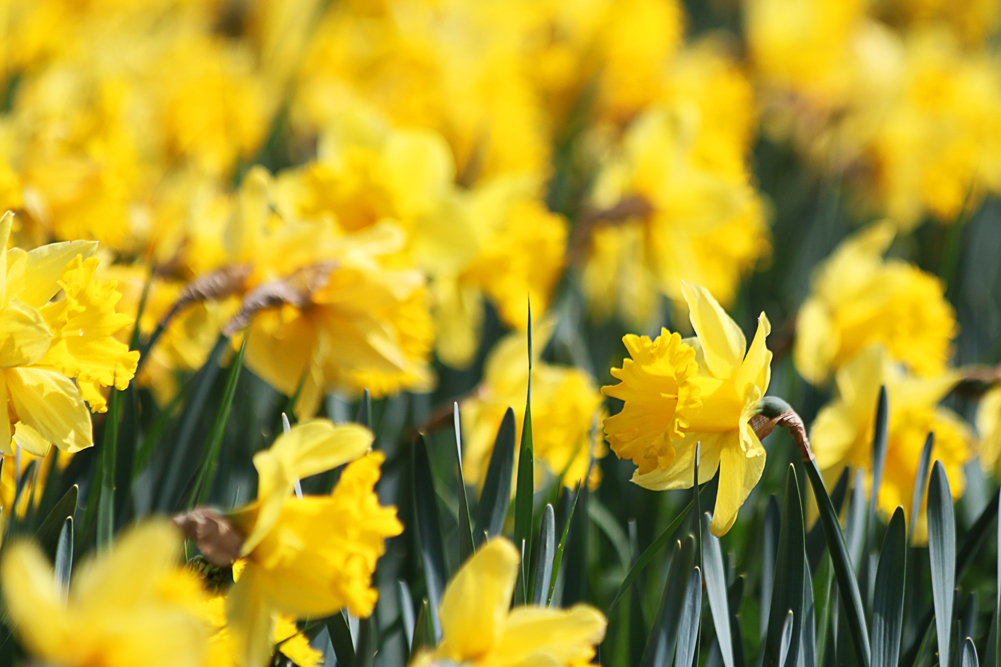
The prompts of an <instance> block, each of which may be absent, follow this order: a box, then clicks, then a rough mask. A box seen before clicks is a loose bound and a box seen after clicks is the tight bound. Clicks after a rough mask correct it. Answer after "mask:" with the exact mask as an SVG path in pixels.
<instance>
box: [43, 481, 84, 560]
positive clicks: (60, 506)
mask: <svg viewBox="0 0 1001 667" xmlns="http://www.w3.org/2000/svg"><path fill="white" fill-rule="evenodd" d="M79 495H80V487H79V486H77V485H76V484H74V485H73V486H71V487H70V488H69V489H68V490H67V491H66V493H64V494H63V497H62V498H60V499H59V502H57V503H56V504H55V506H54V507H53V508H52V511H50V512H49V513H48V515H47V516H46V517H45V519H44V520H42V523H41V524H40V525H39V526H38V530H36V531H35V540H36V541H37V542H38V544H39V546H40V547H42V550H43V551H44V552H45V553H46V554H48V556H49V557H50V558H54V557H55V554H56V549H57V547H58V545H59V538H60V535H62V531H63V526H64V524H65V523H66V519H67V518H69V517H72V516H73V515H74V514H76V504H77V500H78V498H79Z"/></svg>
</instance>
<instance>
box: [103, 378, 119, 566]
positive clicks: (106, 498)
mask: <svg viewBox="0 0 1001 667" xmlns="http://www.w3.org/2000/svg"><path fill="white" fill-rule="evenodd" d="M121 394H122V392H120V391H118V390H115V389H113V390H112V391H111V397H110V398H109V399H108V412H107V418H106V420H105V422H104V438H103V441H102V442H101V494H100V495H99V496H98V499H97V546H98V548H99V549H101V550H104V549H108V548H109V547H110V546H111V540H112V536H113V534H114V532H115V461H116V460H117V458H118V418H119V413H120V407H121Z"/></svg>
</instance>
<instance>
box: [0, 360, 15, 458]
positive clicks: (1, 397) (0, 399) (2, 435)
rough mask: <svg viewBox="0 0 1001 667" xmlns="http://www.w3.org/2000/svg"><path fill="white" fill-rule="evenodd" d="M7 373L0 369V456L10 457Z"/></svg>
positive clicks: (11, 451) (11, 452)
mask: <svg viewBox="0 0 1001 667" xmlns="http://www.w3.org/2000/svg"><path fill="white" fill-rule="evenodd" d="M7 373H8V371H5V370H3V369H0V454H6V455H8V456H9V455H11V454H13V453H14V450H13V448H12V447H11V442H12V441H11V429H10V413H9V411H8V410H7V400H8V399H9V394H8V393H7Z"/></svg>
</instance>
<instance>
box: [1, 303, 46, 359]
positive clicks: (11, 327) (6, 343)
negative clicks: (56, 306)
mask: <svg viewBox="0 0 1001 667" xmlns="http://www.w3.org/2000/svg"><path fill="white" fill-rule="evenodd" d="M51 340H52V335H51V333H50V332H49V327H48V326H47V325H46V324H45V320H44V319H43V318H42V316H41V314H40V313H39V312H38V311H37V310H35V309H34V308H31V307H30V306H27V305H25V304H23V303H21V302H20V301H18V300H17V299H14V298H12V299H10V300H9V301H8V302H7V306H6V307H5V308H4V309H3V314H2V316H0V359H2V362H0V363H2V367H3V368H11V367H13V366H30V365H31V364H33V363H35V362H36V361H38V360H39V359H41V358H42V357H44V356H45V353H46V352H48V350H49V342H50V341H51Z"/></svg>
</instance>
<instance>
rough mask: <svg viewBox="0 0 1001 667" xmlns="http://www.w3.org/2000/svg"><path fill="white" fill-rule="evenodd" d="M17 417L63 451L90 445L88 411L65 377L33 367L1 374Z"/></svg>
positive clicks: (90, 430)
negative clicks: (4, 379)
mask: <svg viewBox="0 0 1001 667" xmlns="http://www.w3.org/2000/svg"><path fill="white" fill-rule="evenodd" d="M4 377H5V378H6V380H7V391H8V392H9V393H10V401H11V403H13V404H14V409H15V410H16V411H17V416H18V418H19V419H20V420H21V421H23V422H24V423H26V424H28V425H29V426H31V427H32V428H34V429H35V430H36V431H38V433H39V434H40V435H41V436H42V437H43V438H46V439H47V440H48V441H49V442H51V443H52V444H54V445H55V446H56V447H58V448H59V449H61V450H63V451H66V452H78V451H80V450H81V449H86V448H87V447H91V446H92V445H93V444H94V440H93V433H92V428H91V423H90V411H89V410H88V409H87V404H86V403H85V402H84V400H83V398H81V397H80V392H79V391H77V388H76V385H75V384H73V382H72V381H71V380H70V379H69V378H67V377H66V376H65V375H62V374H60V373H55V372H52V371H45V370H41V369H37V368H11V369H7V371H6V372H5V373H4Z"/></svg>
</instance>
